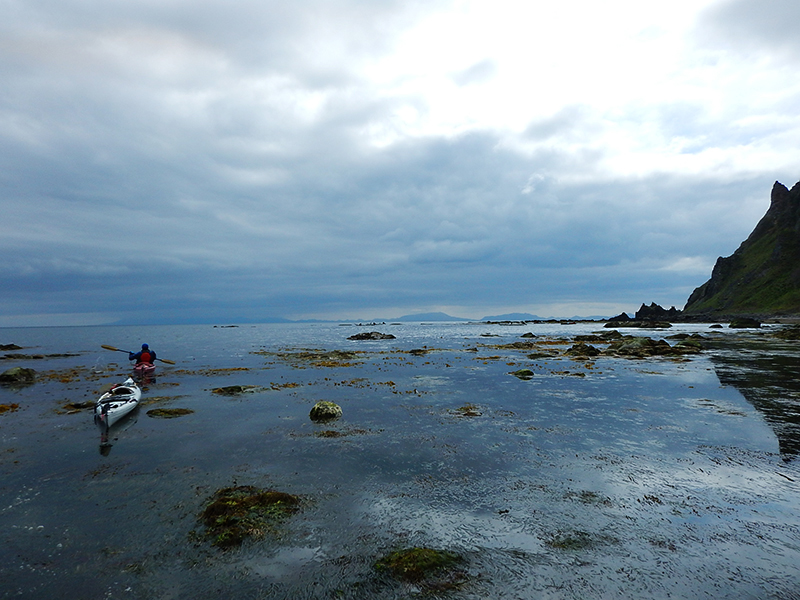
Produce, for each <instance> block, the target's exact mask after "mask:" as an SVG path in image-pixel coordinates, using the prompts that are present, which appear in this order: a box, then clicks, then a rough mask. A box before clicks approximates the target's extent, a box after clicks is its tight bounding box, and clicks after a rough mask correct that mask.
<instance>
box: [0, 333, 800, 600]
mask: <svg viewBox="0 0 800 600" xmlns="http://www.w3.org/2000/svg"><path fill="white" fill-rule="evenodd" d="M365 331H380V332H382V333H386V334H391V335H393V336H394V339H386V340H370V341H358V340H351V339H348V338H349V337H350V336H352V335H353V334H355V333H358V332H365ZM593 331H607V329H606V330H604V329H603V327H602V323H588V322H579V323H574V324H573V323H569V324H568V323H527V324H524V325H523V324H514V325H511V324H489V323H427V324H426V323H413V324H409V323H402V324H400V323H395V324H393V323H380V324H364V325H360V324H355V323H354V324H349V325H342V324H336V323H315V324H265V325H260V324H259V325H239V326H211V325H194V326H152V327H132V328H130V327H75V328H24V329H0V343H2V344H11V343H13V344H17V345H18V346H21V347H22V350H18V351H14V352H10V351H9V352H8V354H11V355H12V356H11V358H7V359H5V360H3V361H0V370H5V369H6V368H10V367H12V366H24V367H28V368H33V369H35V370H36V372H37V381H36V383H34V384H33V385H29V386H16V387H15V386H4V387H2V388H0V404H2V405H4V406H6V407H9V410H6V411H5V412H3V413H1V414H0V597H2V598H87V599H88V598H136V599H139V598H141V599H150V598H153V599H154V598H159V599H162V598H209V599H210V598H231V597H238V598H287V599H289V598H320V599H322V598H409V597H416V596H423V597H430V596H433V597H447V598H514V599H517V598H612V597H617V598H632V597H636V598H665V597H672V598H715V599H716V598H789V597H798V596H800V575H799V574H798V568H797V565H798V564H800V510H799V509H800V493H798V492H800V471H799V470H798V467H797V464H798V463H797V461H796V460H795V455H796V453H797V451H796V449H797V448H798V447H800V444H798V439H799V438H800V436H798V435H797V431H796V429H794V428H793V425H792V420H793V419H794V418H795V417H794V415H796V414H797V411H796V406H797V404H798V403H799V402H800V393H798V392H799V391H800V390H798V389H797V379H798V378H797V377H795V375H796V374H797V373H796V369H797V365H798V356H799V355H800V351H799V350H798V348H797V342H794V343H789V342H787V343H780V342H776V341H774V339H773V338H771V337H769V335H768V334H769V331H767V332H763V331H749V332H742V331H737V330H730V329H727V328H725V329H722V330H719V329H717V330H714V329H710V328H709V326H708V325H680V326H676V327H673V328H671V329H670V330H665V331H662V330H625V331H623V333H625V334H634V335H647V336H650V337H653V338H663V337H665V336H668V335H673V334H675V333H676V332H684V333H699V334H701V335H703V336H704V337H705V338H706V339H707V340H708V342H707V344H706V345H707V349H706V350H704V351H703V352H702V353H701V354H698V355H692V356H688V357H678V358H676V357H651V358H647V359H630V358H613V357H605V356H599V357H596V358H593V359H577V358H571V357H568V356H566V355H565V354H564V350H566V349H567V348H568V347H569V346H570V345H571V344H572V343H573V341H574V338H575V336H578V335H584V334H589V333H591V332H593ZM525 333H531V334H532V335H533V336H535V337H533V338H530V337H525V338H523V337H522V335H523V334H525ZM524 340H530V341H534V342H537V343H540V344H541V348H544V349H550V350H551V351H552V352H551V353H552V354H553V355H552V356H546V355H545V354H546V353H538V354H534V353H532V352H531V350H530V348H528V349H525V348H514V347H512V346H510V345H511V344H513V343H514V342H519V341H524ZM142 343H148V344H150V346H151V347H152V348H153V349H154V350H155V351H156V352H157V353H158V356H159V357H160V358H163V359H167V360H170V361H174V362H175V365H169V364H166V363H163V362H159V363H158V368H157V372H156V377H155V378H154V379H152V380H150V381H145V382H143V384H142V385H143V402H142V405H141V406H140V407H139V408H138V409H136V411H134V413H132V414H131V416H129V417H127V418H126V419H125V420H123V421H122V422H121V423H120V424H118V425H116V426H115V427H114V428H112V431H111V432H110V435H109V437H108V438H107V439H106V440H103V438H102V436H101V432H100V430H99V429H98V428H97V427H96V426H95V425H94V423H93V419H92V412H91V409H90V408H80V406H82V405H83V404H84V403H91V402H92V401H93V400H94V399H96V398H97V397H98V396H99V395H100V393H102V390H103V389H105V388H107V387H108V386H109V385H110V384H112V383H117V382H120V381H122V380H123V379H124V378H125V377H127V376H128V375H129V374H130V365H129V363H128V361H127V356H126V355H125V354H124V353H123V352H112V351H108V350H104V349H103V348H101V344H105V345H111V346H114V347H117V348H119V349H121V350H126V351H127V350H137V349H138V348H139V347H140V346H141V344H142ZM598 346H599V347H601V348H602V344H598ZM412 350H413V352H411V351H412ZM331 351H342V352H350V353H353V354H349V355H341V354H340V355H330V354H325V353H329V352H331ZM20 354H21V355H24V356H25V358H19V357H16V358H15V357H14V356H13V355H20ZM34 356H40V358H34ZM347 357H349V358H347ZM759 361H761V362H759ZM522 368H527V369H530V370H531V371H533V373H534V375H533V376H532V377H531V378H530V379H520V378H518V377H516V376H514V375H513V372H514V371H517V370H519V369H522ZM787 373H788V375H787ZM230 386H241V388H240V389H242V390H243V391H242V392H241V393H236V394H230V395H226V394H221V393H219V391H220V388H226V387H230ZM319 400H329V401H333V402H336V403H337V404H339V405H340V406H341V407H342V410H343V416H342V417H341V418H340V419H338V420H337V421H334V422H329V423H324V424H317V423H314V422H312V421H311V420H310V418H309V411H310V409H311V407H312V406H313V405H314V403H316V402H317V401H319ZM156 407H162V408H186V409H189V410H191V411H193V412H191V413H190V414H187V415H185V416H182V417H179V418H173V419H159V418H153V417H151V416H150V415H148V411H149V410H151V409H152V408H156ZM775 407H777V408H775ZM101 442H104V443H101ZM241 485H252V486H256V487H259V488H264V489H274V490H278V491H283V492H288V493H291V494H295V495H298V496H300V497H301V498H302V500H303V508H302V510H301V512H299V513H298V514H296V515H294V516H293V517H291V518H290V519H288V520H287V521H285V522H284V523H282V524H281V525H280V528H279V531H277V532H270V533H269V534H267V535H264V536H261V537H257V538H254V539H252V540H248V541H246V542H245V543H244V544H243V545H242V546H241V547H238V548H234V549H229V550H220V549H218V548H216V547H214V546H213V545H211V543H210V542H209V539H208V538H207V537H206V536H205V531H204V527H203V524H202V523H201V522H200V520H199V516H200V514H201V513H202V511H203V508H204V507H205V506H206V504H207V503H208V502H209V499H210V498H211V497H212V496H213V494H214V492H215V491H217V490H219V489H221V488H225V487H232V486H241ZM408 547H431V548H436V549H442V550H447V551H450V552H453V553H456V554H458V555H459V556H461V557H462V562H461V563H460V567H459V568H460V570H461V573H460V574H459V577H458V585H453V586H449V587H447V588H446V589H445V588H442V589H431V588H426V587H425V586H424V585H421V584H419V583H414V582H403V581H395V580H393V579H392V578H391V577H387V576H386V574H385V573H381V572H380V571H378V570H376V568H375V563H376V561H378V560H379V559H380V558H381V557H382V556H384V555H385V554H387V553H388V552H390V551H392V550H396V549H400V548H408Z"/></svg>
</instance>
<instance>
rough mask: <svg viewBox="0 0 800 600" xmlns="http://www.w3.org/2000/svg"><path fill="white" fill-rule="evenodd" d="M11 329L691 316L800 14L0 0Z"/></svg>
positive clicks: (758, 188)
mask: <svg viewBox="0 0 800 600" xmlns="http://www.w3.org/2000/svg"><path fill="white" fill-rule="evenodd" d="M0 15H1V16H2V18H0V80H1V81H2V83H0V209H2V215H1V216H0V252H2V261H0V326H15V325H57V324H66V325H73V324H100V323H110V322H116V321H122V322H128V323H142V322H186V321H205V322H239V321H243V320H263V319H269V318H272V317H284V318H289V319H305V318H320V319H327V318H331V319H354V318H362V319H369V318H381V317H383V318H392V317H397V316H400V315H405V314H410V313H419V312H429V311H444V312H447V313H448V314H451V315H454V316H459V317H468V318H481V317H483V316H487V315H499V314H505V313H511V312H527V313H533V314H537V315H540V316H556V317H560V316H573V315H583V316H590V315H606V316H611V315H615V314H619V313H620V312H622V311H628V312H629V313H632V312H633V311H635V310H636V309H637V308H638V307H639V305H640V304H641V303H642V302H646V303H648V304H649V303H650V302H657V303H659V304H661V305H663V306H665V307H669V306H671V305H675V306H677V307H678V308H682V307H683V305H684V303H685V301H686V299H687V298H688V296H689V294H690V293H691V292H692V290H693V289H694V288H695V287H697V286H699V285H701V284H702V283H704V282H705V281H706V280H707V279H708V278H709V276H710V274H711V269H712V267H713V264H714V262H715V260H716V258H717V257H718V256H727V255H730V254H731V253H732V252H733V251H734V250H735V249H736V248H737V247H738V246H739V244H740V243H741V241H742V240H744V239H745V238H746V237H747V235H748V234H749V233H750V231H751V230H752V229H753V227H754V226H755V224H756V223H757V222H758V220H759V219H760V218H761V216H763V214H764V212H765V211H766V210H767V208H768V206H769V194H770V190H771V187H772V184H773V183H774V181H775V180H779V181H781V182H782V183H784V184H786V185H787V186H789V187H791V186H792V185H793V184H794V183H795V182H796V181H797V180H800V161H798V158H800V77H798V75H797V74H798V73H800V36H798V35H797V34H796V29H797V24H798V23H800V2H797V0H733V1H730V0H713V1H711V0H673V1H672V2H669V3H664V2H660V3H656V2H642V0H604V1H603V2H597V1H596V0H561V1H560V2H543V1H534V0H528V1H521V0H493V1H492V2H488V1H486V0H483V1H450V0H446V1H445V0H425V1H417V0H402V1H401V0H295V1H294V2H287V1H286V0H279V1H278V0H241V1H239V2H228V1H223V0H102V1H101V0H0Z"/></svg>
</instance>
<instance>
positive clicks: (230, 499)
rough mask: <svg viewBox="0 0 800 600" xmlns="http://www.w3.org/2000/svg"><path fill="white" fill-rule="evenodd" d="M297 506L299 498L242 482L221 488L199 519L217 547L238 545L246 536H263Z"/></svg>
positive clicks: (289, 514) (298, 505) (293, 511)
mask: <svg viewBox="0 0 800 600" xmlns="http://www.w3.org/2000/svg"><path fill="white" fill-rule="evenodd" d="M299 510H300V498H298V497H297V496H293V495H292V494H287V493H285V492H278V491H275V490H261V489H259V488H256V487H253V486H249V485H245V486H237V487H230V488H223V489H221V490H219V491H217V493H216V494H214V496H213V497H212V499H211V502H209V504H208V506H206V508H205V510H203V514H202V515H201V517H200V520H201V521H202V522H203V524H204V525H205V526H206V533H207V535H208V537H209V538H211V539H212V544H213V545H214V546H217V547H218V548H232V547H235V546H241V544H242V542H244V540H245V539H247V538H260V537H264V535H265V534H267V533H268V532H273V533H274V532H275V531H276V527H277V525H278V524H279V523H280V522H281V521H283V520H285V519H287V518H288V517H290V516H291V515H293V514H295V513H296V512H298V511H299Z"/></svg>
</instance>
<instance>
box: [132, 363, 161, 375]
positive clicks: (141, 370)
mask: <svg viewBox="0 0 800 600" xmlns="http://www.w3.org/2000/svg"><path fill="white" fill-rule="evenodd" d="M155 370H156V366H155V365H154V364H153V363H149V362H140V363H139V364H137V365H136V366H135V367H133V372H134V373H136V374H137V375H152V374H153V372H154V371H155Z"/></svg>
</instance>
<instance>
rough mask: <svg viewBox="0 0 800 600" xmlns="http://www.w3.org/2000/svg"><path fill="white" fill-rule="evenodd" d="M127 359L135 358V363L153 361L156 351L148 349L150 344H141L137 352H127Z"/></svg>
mask: <svg viewBox="0 0 800 600" xmlns="http://www.w3.org/2000/svg"><path fill="white" fill-rule="evenodd" d="M128 360H135V361H136V364H137V365H138V364H141V363H150V364H152V363H154V362H155V361H156V353H155V352H154V351H153V350H150V346H148V345H147V344H142V349H141V350H140V351H139V352H129V353H128Z"/></svg>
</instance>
